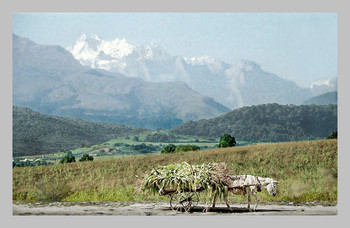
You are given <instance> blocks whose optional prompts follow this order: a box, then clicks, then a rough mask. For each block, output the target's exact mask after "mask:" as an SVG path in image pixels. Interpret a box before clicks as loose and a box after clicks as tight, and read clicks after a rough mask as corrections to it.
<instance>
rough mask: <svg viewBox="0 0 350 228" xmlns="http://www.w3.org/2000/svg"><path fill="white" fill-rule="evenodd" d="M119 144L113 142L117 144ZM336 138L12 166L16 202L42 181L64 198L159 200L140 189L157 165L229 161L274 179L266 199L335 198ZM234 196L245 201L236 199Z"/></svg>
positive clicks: (30, 197) (236, 169) (239, 169)
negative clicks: (60, 189) (61, 188)
mask: <svg viewBox="0 0 350 228" xmlns="http://www.w3.org/2000/svg"><path fill="white" fill-rule="evenodd" d="M113 143H115V142H113ZM337 157H338V156H337V140H315V141H302V142H288V143H268V144H257V145H248V146H239V147H231V148H223V149H207V150H200V151H194V152H178V153H175V154H145V155H138V156H126V157H120V158H115V159H113V157H110V158H109V159H108V160H98V161H93V162H76V163H69V164H55V165H49V166H38V167H15V168H14V169H13V200H14V201H35V200H36V195H35V193H36V192H37V190H38V188H37V187H36V185H37V184H38V183H39V182H40V180H44V181H48V182H50V184H54V183H58V184H59V183H66V187H67V188H69V189H70V195H68V196H67V197H65V198H64V199H63V201H149V200H152V201H157V200H165V201H167V200H169V198H168V197H167V196H153V195H144V194H141V193H136V189H137V186H138V184H137V183H139V182H140V180H141V177H142V176H143V175H144V174H145V173H146V172H149V171H150V170H151V169H152V168H153V167H157V166H158V165H168V164H171V163H174V162H175V163H178V162H183V161H186V162H188V163H190V164H201V163H208V162H226V163H227V164H228V168H229V169H230V171H231V172H232V174H252V175H258V176H262V177H273V178H274V179H276V180H278V181H279V184H278V186H277V196H276V197H274V198H273V197H271V196H270V195H268V194H267V192H266V191H263V192H262V193H260V198H261V200H262V201H294V202H298V201H331V202H337V174H338V166H337ZM234 200H235V201H237V200H246V199H245V198H243V197H237V196H235V197H234Z"/></svg>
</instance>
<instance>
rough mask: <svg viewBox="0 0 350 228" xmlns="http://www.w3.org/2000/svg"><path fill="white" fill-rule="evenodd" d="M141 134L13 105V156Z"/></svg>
mask: <svg viewBox="0 0 350 228" xmlns="http://www.w3.org/2000/svg"><path fill="white" fill-rule="evenodd" d="M145 131H147V130H145V129H139V128H131V127H127V126H124V125H119V124H111V123H99V122H87V121H84V120H80V119H74V118H68V117H57V116H49V115H43V114H41V113H39V112H35V111H33V110H31V109H29V108H21V107H15V106H14V107H13V156H14V157H15V156H24V155H37V154H48V153H56V152H58V151H63V150H67V149H75V148H79V147H80V146H81V145H82V144H85V145H87V144H97V143H101V142H105V141H108V140H111V139H114V138H118V137H123V136H130V135H136V134H139V133H141V132H145Z"/></svg>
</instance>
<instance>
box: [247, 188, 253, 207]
mask: <svg viewBox="0 0 350 228" xmlns="http://www.w3.org/2000/svg"><path fill="white" fill-rule="evenodd" d="M247 194H248V210H249V211H252V209H251V208H250V201H251V198H252V195H251V192H250V191H247Z"/></svg>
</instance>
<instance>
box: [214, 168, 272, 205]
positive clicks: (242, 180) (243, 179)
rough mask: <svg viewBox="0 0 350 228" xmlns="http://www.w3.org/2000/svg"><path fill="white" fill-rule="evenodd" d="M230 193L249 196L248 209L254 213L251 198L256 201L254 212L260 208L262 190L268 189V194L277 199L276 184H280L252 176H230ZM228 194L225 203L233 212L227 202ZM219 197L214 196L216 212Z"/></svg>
mask: <svg viewBox="0 0 350 228" xmlns="http://www.w3.org/2000/svg"><path fill="white" fill-rule="evenodd" d="M229 179H230V181H229V192H232V193H233V194H234V195H245V194H248V209H249V211H252V210H251V208H250V202H251V196H252V195H253V196H254V197H255V199H256V205H255V207H254V209H253V210H254V211H255V210H256V208H257V207H258V204H259V202H260V199H259V196H258V195H257V192H260V191H261V188H266V190H267V191H268V193H269V194H270V195H271V196H273V197H275V196H276V184H277V183H278V182H277V181H276V180H274V179H272V178H264V177H257V176H252V175H237V176H229ZM237 186H242V187H240V188H236V187H237ZM227 196H228V192H227V194H225V195H224V201H225V203H226V205H227V207H228V208H229V209H230V210H231V207H230V205H229V204H228V201H227ZM217 197H218V195H217V194H216V195H215V196H214V200H213V206H212V209H213V210H215V202H216V199H217Z"/></svg>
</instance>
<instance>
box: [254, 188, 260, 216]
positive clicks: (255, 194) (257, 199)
mask: <svg viewBox="0 0 350 228" xmlns="http://www.w3.org/2000/svg"><path fill="white" fill-rule="evenodd" d="M253 196H254V197H255V199H256V204H255V207H254V211H256V208H257V207H258V204H259V202H260V199H259V196H258V194H257V192H256V191H253Z"/></svg>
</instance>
